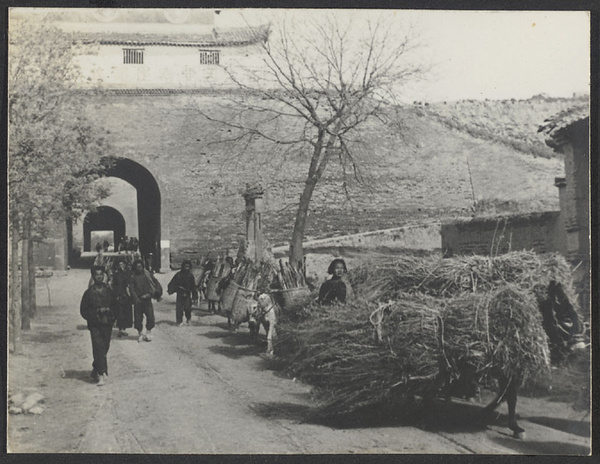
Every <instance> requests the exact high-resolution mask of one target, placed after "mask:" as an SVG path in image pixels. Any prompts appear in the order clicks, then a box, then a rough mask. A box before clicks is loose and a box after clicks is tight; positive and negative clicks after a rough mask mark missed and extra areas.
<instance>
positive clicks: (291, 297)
mask: <svg viewBox="0 0 600 464" xmlns="http://www.w3.org/2000/svg"><path fill="white" fill-rule="evenodd" d="M278 292H279V293H280V294H281V301H282V302H283V308H290V307H292V306H296V305H299V304H302V303H305V302H307V301H308V300H309V299H310V289H309V288H308V287H298V288H286V289H283V290H278ZM276 301H277V300H276Z"/></svg>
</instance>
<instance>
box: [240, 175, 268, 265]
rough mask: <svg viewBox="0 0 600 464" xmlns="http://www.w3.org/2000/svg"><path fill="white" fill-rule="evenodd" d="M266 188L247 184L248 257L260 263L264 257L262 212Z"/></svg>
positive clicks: (245, 197)
mask: <svg viewBox="0 0 600 464" xmlns="http://www.w3.org/2000/svg"><path fill="white" fill-rule="evenodd" d="M263 194H264V190H263V188H262V187H261V186H260V185H256V186H252V187H251V186H249V185H247V186H246V191H245V192H244V194H243V197H244V199H245V200H246V257H248V258H250V259H252V260H253V261H254V262H256V263H258V262H260V261H262V257H263V239H262V212H263V198H262V197H263Z"/></svg>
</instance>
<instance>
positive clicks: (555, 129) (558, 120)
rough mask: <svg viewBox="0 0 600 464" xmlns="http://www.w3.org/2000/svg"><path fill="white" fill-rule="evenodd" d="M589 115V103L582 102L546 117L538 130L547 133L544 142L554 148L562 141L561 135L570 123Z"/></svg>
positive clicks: (562, 135)
mask: <svg viewBox="0 0 600 464" xmlns="http://www.w3.org/2000/svg"><path fill="white" fill-rule="evenodd" d="M589 117H590V107H589V104H588V103H582V104H580V105H577V106H574V107H572V108H569V109H568V110H564V111H561V112H560V113H558V114H556V115H554V116H553V117H551V118H549V119H546V120H545V121H544V124H542V125H541V126H540V127H539V128H538V132H543V133H545V134H546V135H547V140H546V143H547V144H548V145H549V146H551V147H553V148H554V147H556V146H559V145H561V143H562V142H564V140H563V137H564V135H565V134H566V132H567V129H568V128H569V127H570V126H571V125H573V124H574V123H576V122H578V121H581V120H583V119H586V118H589Z"/></svg>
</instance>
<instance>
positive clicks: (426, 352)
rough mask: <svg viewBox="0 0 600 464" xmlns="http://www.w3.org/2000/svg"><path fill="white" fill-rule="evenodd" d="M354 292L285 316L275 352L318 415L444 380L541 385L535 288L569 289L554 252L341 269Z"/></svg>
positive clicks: (430, 390)
mask: <svg viewBox="0 0 600 464" xmlns="http://www.w3.org/2000/svg"><path fill="white" fill-rule="evenodd" d="M350 279H351V282H352V283H353V286H354V288H355V289H356V293H357V296H358V298H357V299H355V300H354V301H353V302H350V303H348V304H346V305H337V306H331V307H320V306H318V305H316V304H314V303H313V304H311V305H309V306H305V307H303V308H296V311H295V312H294V313H288V314H284V315H283V317H282V319H281V321H280V323H279V325H278V332H279V343H278V346H277V349H276V354H277V355H278V358H279V360H280V361H281V362H282V363H283V366H285V369H287V370H288V372H290V373H291V374H293V375H294V376H296V377H298V378H300V379H301V380H303V381H305V382H307V383H309V384H312V385H314V386H315V387H317V388H316V391H317V392H318V393H319V397H320V400H321V408H320V413H321V414H323V415H327V416H330V415H339V414H345V413H349V412H351V411H353V410H356V409H358V408H361V407H364V406H367V405H373V404H381V403H384V402H387V401H392V402H395V401H398V400H402V399H408V398H412V397H414V396H420V397H423V396H427V395H429V394H435V393H436V392H437V391H438V390H439V389H440V387H441V386H442V384H443V383H444V382H446V381H449V382H450V383H452V384H453V385H454V386H456V387H457V388H459V391H456V389H455V390H454V392H453V394H455V395H460V394H461V392H460V388H461V385H462V386H464V388H465V396H467V395H468V392H467V389H468V387H469V386H470V385H472V384H473V382H476V383H478V384H480V385H483V386H488V387H491V388H494V387H495V386H497V381H498V379H499V378H500V377H502V376H505V377H508V378H517V379H518V380H519V381H520V382H521V383H522V384H523V385H524V386H529V387H531V388H532V389H538V390H539V389H540V388H543V386H546V385H549V374H550V351H549V345H548V337H547V335H546V331H545V330H544V316H543V314H542V311H541V310H540V301H541V300H543V296H542V294H543V292H544V290H543V289H544V287H545V286H546V287H547V286H548V285H550V282H551V281H553V282H558V283H559V284H561V285H562V287H563V288H564V293H569V292H571V291H572V288H571V285H570V270H569V267H568V265H567V264H566V263H565V262H564V260H562V259H561V258H560V257H559V256H556V255H552V256H546V257H543V256H540V255H535V254H534V253H528V252H521V253H510V254H508V255H503V256H498V257H494V258H487V257H480V256H473V257H467V258H465V257H461V258H450V259H444V260H442V259H438V258H433V257H424V258H423V257H421V258H415V257H406V258H395V259H390V260H389V261H388V262H381V261H380V262H378V263H377V264H373V265H368V266H364V267H361V268H359V269H356V270H355V271H353V272H352V273H351V274H350Z"/></svg>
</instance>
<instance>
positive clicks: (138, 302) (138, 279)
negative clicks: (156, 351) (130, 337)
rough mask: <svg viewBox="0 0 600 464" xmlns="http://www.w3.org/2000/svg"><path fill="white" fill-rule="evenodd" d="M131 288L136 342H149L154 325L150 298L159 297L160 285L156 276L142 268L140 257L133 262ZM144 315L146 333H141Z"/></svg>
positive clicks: (160, 292) (142, 263)
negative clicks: (136, 334) (136, 332)
mask: <svg viewBox="0 0 600 464" xmlns="http://www.w3.org/2000/svg"><path fill="white" fill-rule="evenodd" d="M131 290H132V294H133V326H134V327H135V329H136V330H137V331H138V342H143V341H147V342H149V341H151V340H152V329H153V328H154V325H155V321H154V307H153V306H152V298H155V299H156V300H159V299H160V296H161V294H162V287H161V286H160V284H159V283H158V281H157V280H156V278H155V277H154V276H153V275H152V274H151V273H150V272H149V271H147V270H146V269H144V262H143V261H142V260H141V259H138V260H136V261H134V262H133V274H132V275H131ZM144 316H146V333H143V329H144V325H143V322H144Z"/></svg>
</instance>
